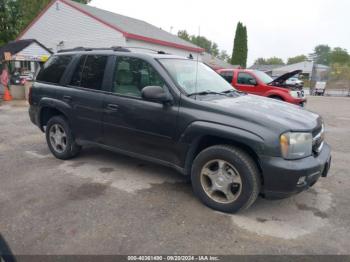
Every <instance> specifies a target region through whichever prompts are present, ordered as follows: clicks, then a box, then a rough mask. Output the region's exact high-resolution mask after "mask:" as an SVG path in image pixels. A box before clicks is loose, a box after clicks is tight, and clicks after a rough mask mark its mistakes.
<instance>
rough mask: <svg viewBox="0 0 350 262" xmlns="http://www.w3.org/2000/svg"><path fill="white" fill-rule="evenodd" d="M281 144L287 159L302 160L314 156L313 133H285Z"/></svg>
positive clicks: (283, 154) (281, 138)
mask: <svg viewBox="0 0 350 262" xmlns="http://www.w3.org/2000/svg"><path fill="white" fill-rule="evenodd" d="M280 144H281V152H282V156H283V157H284V158H285V159H300V158H304V157H308V156H311V154H312V134H311V133H292V132H288V133H284V134H283V135H281V137H280Z"/></svg>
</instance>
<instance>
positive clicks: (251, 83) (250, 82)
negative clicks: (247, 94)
mask: <svg viewBox="0 0 350 262" xmlns="http://www.w3.org/2000/svg"><path fill="white" fill-rule="evenodd" d="M248 83H249V84H250V85H253V86H256V85H257V82H256V80H255V79H249V80H248Z"/></svg>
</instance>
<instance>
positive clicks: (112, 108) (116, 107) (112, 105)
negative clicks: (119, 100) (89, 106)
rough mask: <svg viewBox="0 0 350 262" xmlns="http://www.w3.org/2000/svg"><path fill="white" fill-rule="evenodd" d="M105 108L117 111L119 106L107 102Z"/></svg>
mask: <svg viewBox="0 0 350 262" xmlns="http://www.w3.org/2000/svg"><path fill="white" fill-rule="evenodd" d="M107 109H108V110H110V111H118V110H119V106H118V105H115V104H109V105H107Z"/></svg>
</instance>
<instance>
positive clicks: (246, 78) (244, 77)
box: [237, 73, 256, 85]
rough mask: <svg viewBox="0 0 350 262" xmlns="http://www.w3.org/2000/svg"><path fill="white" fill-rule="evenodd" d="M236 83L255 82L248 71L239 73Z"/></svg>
mask: <svg viewBox="0 0 350 262" xmlns="http://www.w3.org/2000/svg"><path fill="white" fill-rule="evenodd" d="M237 83H238V84H241V85H253V84H254V83H256V80H255V78H254V77H253V76H252V75H250V74H248V73H239V74H238V78H237Z"/></svg>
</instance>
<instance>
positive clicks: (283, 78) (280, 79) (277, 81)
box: [269, 70, 302, 85]
mask: <svg viewBox="0 0 350 262" xmlns="http://www.w3.org/2000/svg"><path fill="white" fill-rule="evenodd" d="M301 72H302V70H294V71H292V72H289V73H286V74H284V75H281V76H280V77H277V78H276V79H275V80H273V81H272V82H270V83H269V85H274V84H283V83H284V82H286V81H287V80H288V79H289V78H291V77H293V76H295V75H297V74H300V73H301Z"/></svg>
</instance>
